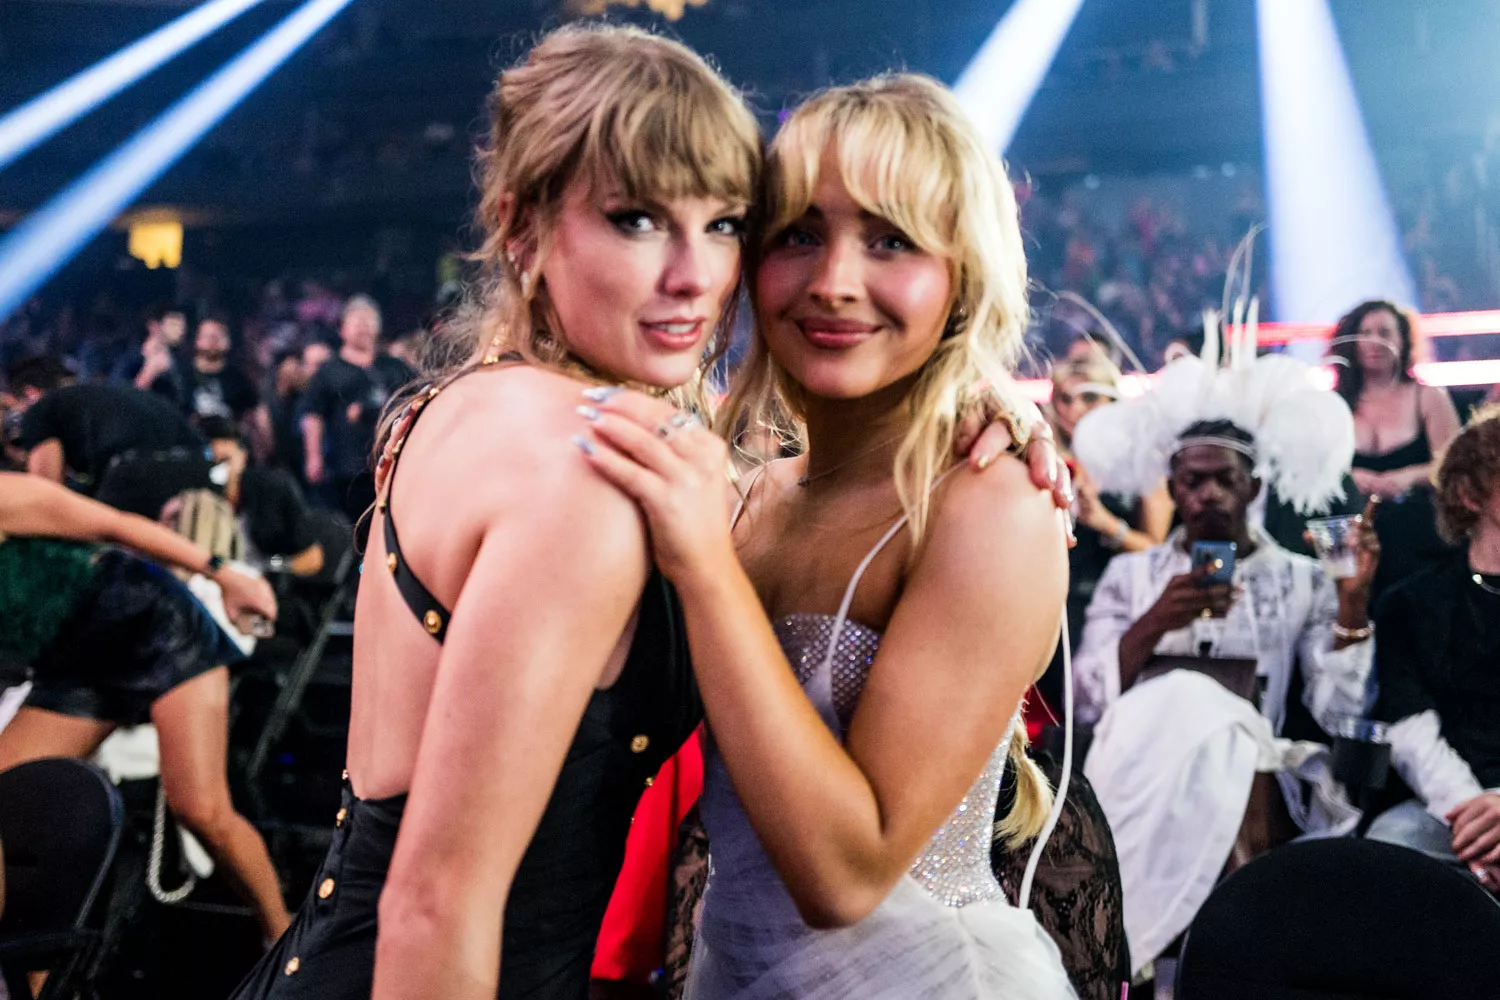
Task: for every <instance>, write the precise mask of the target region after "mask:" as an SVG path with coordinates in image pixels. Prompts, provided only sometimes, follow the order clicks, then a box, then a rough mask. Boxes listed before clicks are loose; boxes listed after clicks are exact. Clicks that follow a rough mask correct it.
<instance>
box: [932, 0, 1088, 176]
mask: <svg viewBox="0 0 1500 1000" xmlns="http://www.w3.org/2000/svg"><path fill="white" fill-rule="evenodd" d="M1082 6H1083V0H1015V3H1013V4H1012V5H1011V7H1010V10H1008V11H1006V12H1005V16H1004V17H1002V18H1001V19H1000V23H999V24H998V25H996V26H995V30H994V31H993V32H991V33H990V37H989V38H988V39H986V40H985V43H984V45H983V46H981V47H980V49H979V53H978V54H977V55H975V56H974V59H973V61H972V62H970V63H969V65H968V68H967V69H965V70H964V72H963V75H962V76H960V77H959V78H958V83H956V84H954V86H953V91H954V93H955V94H956V95H957V96H958V102H959V103H960V104H962V105H963V108H964V110H965V111H967V112H968V114H969V117H970V118H971V119H973V121H974V124H975V125H977V126H978V127H979V131H980V134H982V135H983V136H984V138H985V141H986V142H988V143H989V146H990V148H991V149H993V150H995V151H996V152H1000V153H1003V152H1005V149H1006V147H1007V146H1009V145H1010V140H1011V139H1012V138H1014V137H1015V134H1016V127H1017V126H1018V125H1020V124H1021V117H1022V116H1023V115H1025V114H1026V108H1027V106H1028V105H1030V104H1031V98H1032V97H1033V96H1034V95H1035V94H1036V92H1037V88H1039V87H1041V85H1042V77H1044V76H1046V75H1047V68H1048V67H1049V66H1051V65H1052V60H1053V58H1054V57H1056V55H1057V49H1058V47H1059V46H1060V45H1062V40H1063V38H1064V37H1065V36H1066V35H1067V34H1068V29H1069V28H1071V27H1072V26H1073V20H1074V18H1076V17H1077V16H1078V8H1079V7H1082Z"/></svg>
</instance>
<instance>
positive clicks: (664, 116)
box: [581, 79, 761, 206]
mask: <svg viewBox="0 0 1500 1000" xmlns="http://www.w3.org/2000/svg"><path fill="white" fill-rule="evenodd" d="M671 83H672V84H676V86H671V85H669V86H666V87H655V86H649V85H642V84H649V81H636V82H635V85H634V86H631V85H626V86H624V87H622V88H620V90H619V91H617V94H616V98H615V100H613V101H610V102H609V103H608V104H607V105H606V106H605V107H602V108H600V109H599V112H598V113H597V114H596V115H595V117H594V120H593V121H592V122H591V123H590V127H589V129H588V132H587V133H586V135H585V138H584V145H583V149H582V151H581V161H582V162H581V167H582V170H583V172H584V173H585V175H587V176H589V177H590V178H591V180H593V181H594V182H595V183H597V184H601V185H602V186H607V187H618V188H619V189H621V191H622V192H623V193H624V194H625V196H626V197H628V198H631V199H640V200H645V201H654V202H667V201H671V200H673V199H676V198H718V199H722V200H723V201H726V202H729V203H732V204H735V205H744V206H748V205H750V204H752V203H753V202H754V199H755V193H756V185H757V183H758V181H759V167H760V158H761V150H760V135H759V131H758V129H757V127H756V125H755V122H754V120H753V119H752V118H751V117H750V115H749V114H748V113H747V112H746V111H745V110H744V109H743V108H742V107H738V106H736V103H737V102H736V101H735V99H734V98H733V97H732V95H730V94H729V93H727V92H726V93H718V92H716V91H715V90H714V89H713V88H711V87H709V86H707V85H705V84H702V83H700V82H699V81H696V80H691V79H680V80H673V81H671Z"/></svg>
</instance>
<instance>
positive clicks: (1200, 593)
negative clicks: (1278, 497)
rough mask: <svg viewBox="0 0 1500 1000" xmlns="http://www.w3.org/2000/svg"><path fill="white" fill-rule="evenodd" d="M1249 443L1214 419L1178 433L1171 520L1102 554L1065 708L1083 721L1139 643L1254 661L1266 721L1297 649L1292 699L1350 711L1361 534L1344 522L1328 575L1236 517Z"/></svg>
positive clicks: (1135, 662)
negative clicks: (1337, 575)
mask: <svg viewBox="0 0 1500 1000" xmlns="http://www.w3.org/2000/svg"><path fill="white" fill-rule="evenodd" d="M1254 449H1255V441H1254V438H1253V436H1252V435H1251V434H1250V433H1249V432H1247V431H1245V430H1244V429H1242V428H1240V427H1237V426H1235V425H1234V424H1233V423H1230V422H1229V421H1223V420H1220V421H1203V422H1200V423H1196V424H1194V425H1193V426H1191V427H1189V428H1188V429H1187V430H1186V431H1185V432H1184V433H1183V434H1182V435H1181V437H1180V438H1179V439H1178V442H1177V447H1176V449H1175V453H1174V454H1173V456H1172V459H1171V464H1170V471H1171V475H1170V476H1169V478H1168V480H1167V486H1168V490H1169V491H1170V492H1171V494H1172V500H1173V501H1174V502H1175V503H1176V505H1177V510H1178V512H1179V515H1180V516H1181V519H1182V525H1181V527H1179V528H1178V529H1177V530H1176V531H1174V532H1173V533H1172V534H1171V535H1169V536H1168V538H1167V540H1166V542H1164V543H1163V544H1161V545H1158V546H1156V547H1154V548H1151V549H1147V550H1146V551H1145V552H1140V553H1127V554H1125V555H1122V556H1119V557H1116V558H1115V560H1114V561H1113V562H1111V563H1110V565H1109V568H1108V569H1106V570H1105V574H1104V577H1103V579H1101V580H1100V581H1099V587H1098V589H1097V590H1096V591H1095V593H1094V600H1093V602H1092V603H1091V604H1090V605H1089V610H1088V618H1087V623H1086V625H1085V626H1084V634H1083V642H1082V643H1081V645H1080V647H1079V649H1078V653H1077V656H1076V657H1075V659H1074V670H1075V673H1076V676H1077V683H1078V700H1079V707H1078V716H1079V718H1081V719H1084V720H1085V721H1091V722H1092V721H1097V720H1098V719H1099V718H1100V717H1101V716H1102V715H1103V714H1104V712H1105V710H1106V709H1108V708H1109V707H1110V706H1111V705H1112V704H1114V703H1115V702H1116V701H1117V700H1118V699H1119V698H1120V697H1121V696H1122V695H1125V694H1127V693H1129V691H1130V690H1131V688H1132V687H1133V686H1134V685H1135V683H1136V681H1137V680H1138V679H1139V678H1140V676H1141V672H1142V671H1143V670H1144V669H1145V668H1146V666H1147V664H1148V663H1149V661H1150V660H1151V658H1152V657H1153V656H1156V655H1176V656H1198V655H1203V654H1204V653H1205V652H1206V653H1207V654H1208V655H1209V656H1213V657H1220V658H1235V657H1243V658H1247V659H1253V660H1255V661H1256V673H1257V674H1258V676H1259V677H1260V678H1263V680H1264V684H1265V691H1264V695H1263V697H1262V699H1261V706H1260V708H1261V712H1262V713H1263V714H1264V715H1265V716H1266V718H1267V719H1268V720H1269V721H1270V722H1271V725H1272V727H1273V728H1274V729H1277V730H1279V729H1280V726H1281V722H1282V719H1283V717H1284V715H1285V712H1286V697H1287V692H1288V690H1289V689H1290V687H1291V679H1292V671H1293V669H1294V666H1295V665H1296V664H1297V663H1299V662H1300V663H1301V664H1302V669H1303V679H1304V682H1305V686H1304V689H1303V701H1304V703H1305V704H1306V705H1307V707H1308V709H1309V710H1311V712H1312V714H1313V716H1314V718H1315V719H1316V720H1317V721H1318V722H1319V723H1320V725H1322V726H1323V728H1324V729H1325V730H1331V729H1332V728H1333V727H1334V720H1335V718H1336V717H1337V716H1338V715H1340V714H1341V713H1343V714H1358V713H1359V712H1361V711H1362V710H1363V708H1364V703H1365V699H1366V696H1367V687H1368V685H1367V681H1368V678H1369V675H1370V670H1371V655H1372V654H1371V647H1370V644H1369V642H1368V640H1369V639H1370V637H1371V635H1372V634H1373V628H1372V627H1371V625H1370V618H1369V587H1370V581H1371V579H1372V578H1373V574H1374V571H1375V566H1376V564H1377V561H1378V556H1379V550H1378V546H1377V545H1376V543H1375V540H1374V536H1373V534H1372V533H1367V532H1364V531H1363V530H1362V529H1360V528H1356V532H1357V533H1358V540H1357V541H1356V542H1355V543H1354V544H1355V545H1356V547H1357V548H1358V550H1359V552H1360V557H1359V560H1358V565H1357V568H1356V571H1355V574H1354V575H1353V576H1350V577H1347V578H1345V579H1342V580H1338V581H1332V580H1329V579H1328V577H1327V576H1326V574H1325V573H1324V572H1323V569H1322V567H1321V566H1320V565H1319V564H1318V563H1316V562H1315V561H1313V560H1311V559H1307V558H1305V557H1303V556H1298V555H1294V554H1293V553H1291V552H1288V551H1287V550H1286V549H1284V548H1282V547H1281V546H1279V545H1277V544H1276V543H1275V542H1274V541H1273V540H1272V539H1271V538H1270V536H1269V535H1267V534H1266V533H1265V532H1264V531H1263V530H1262V529H1261V528H1260V527H1259V526H1256V525H1254V524H1252V522H1251V519H1250V516H1249V508H1250V504H1251V502H1252V501H1253V500H1254V499H1255V497H1256V495H1257V494H1258V493H1259V492H1260V488H1261V482H1260V480H1259V479H1258V478H1256V475H1255V464H1254V463H1255V459H1254V454H1255V451H1254ZM1195 549H1196V550H1197V552H1198V553H1199V555H1198V556H1197V557H1196V559H1195V557H1194V551H1195Z"/></svg>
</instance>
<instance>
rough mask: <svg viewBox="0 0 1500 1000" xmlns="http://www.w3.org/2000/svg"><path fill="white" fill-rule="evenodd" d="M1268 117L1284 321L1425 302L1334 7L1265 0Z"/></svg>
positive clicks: (1318, 1)
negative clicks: (1373, 302) (1366, 304)
mask: <svg viewBox="0 0 1500 1000" xmlns="http://www.w3.org/2000/svg"><path fill="white" fill-rule="evenodd" d="M1257 10H1258V18H1259V22H1260V40H1259V44H1260V93H1261V115H1262V121H1263V125H1264V128H1265V137H1266V194H1267V201H1268V203H1269V209H1270V217H1271V219H1270V221H1271V226H1270V229H1271V280H1272V291H1273V295H1274V301H1275V306H1276V318H1277V319H1279V320H1286V321H1292V322H1306V323H1316V322H1325V321H1331V320H1333V319H1336V318H1337V317H1338V316H1340V315H1341V314H1343V313H1344V311H1346V310H1347V309H1348V308H1349V307H1350V306H1352V305H1354V304H1355V303H1356V302H1359V301H1361V300H1364V299H1371V298H1383V299H1394V300H1395V301H1397V302H1402V303H1409V304H1416V297H1417V296H1416V286H1415V285H1414V284H1413V283H1412V279H1411V272H1410V271H1409V270H1407V267H1406V261H1405V259H1404V258H1403V256H1402V253H1401V241H1400V237H1399V233H1398V230H1397V228H1396V220H1395V218H1394V217H1393V215H1392V213H1391V208H1390V203H1389V202H1388V201H1387V200H1386V194H1385V187H1384V185H1383V184H1382V183H1381V179H1380V169H1379V167H1378V166H1377V165H1376V163H1375V154H1374V153H1373V152H1371V150H1370V140H1369V137H1368V136H1367V135H1366V134H1365V125H1364V120H1363V119H1362V118H1361V117H1360V112H1359V102H1358V101H1357V100H1356V98H1355V96H1354V85H1353V83H1352V82H1351V81H1350V79H1349V67H1348V66H1347V65H1346V64H1345V62H1344V52H1343V49H1342V47H1341V46H1340V45H1339V39H1338V32H1337V30H1336V29H1335V27H1334V23H1333V14H1332V12H1331V11H1330V10H1329V9H1328V4H1327V0H1259V2H1258V8H1257Z"/></svg>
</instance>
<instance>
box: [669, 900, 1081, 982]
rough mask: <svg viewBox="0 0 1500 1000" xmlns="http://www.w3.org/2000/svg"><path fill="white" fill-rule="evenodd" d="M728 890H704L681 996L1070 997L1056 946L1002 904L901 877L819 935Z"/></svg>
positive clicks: (772, 906) (764, 903) (772, 907)
mask: <svg viewBox="0 0 1500 1000" xmlns="http://www.w3.org/2000/svg"><path fill="white" fill-rule="evenodd" d="M711 882H712V880H711ZM724 888H728V887H727V886H720V887H716V886H714V885H713V884H710V886H709V889H708V891H707V893H705V895H704V899H703V919H702V921H701V923H700V926H699V930H698V934H697V937H696V939H695V941H694V945H693V959H692V965H691V967H690V969H689V972H688V983H687V994H686V995H687V998H688V1000H792V998H796V1000H844V998H849V1000H919V998H920V1000H1075V998H1076V994H1075V993H1074V991H1073V987H1072V986H1071V984H1070V983H1069V982H1068V977H1067V974H1066V973H1065V972H1064V971H1063V965H1062V957H1061V955H1060V954H1059V952H1058V950H1057V945H1056V944H1055V943H1053V941H1052V939H1051V938H1050V937H1048V936H1047V933H1046V931H1044V930H1042V928H1041V926H1040V925H1039V924H1038V923H1037V922H1036V918H1035V917H1033V916H1032V914H1031V912H1030V911H1029V910H1019V909H1017V908H1016V907H1014V906H1011V905H1010V904H1009V903H1008V902H1006V901H1005V900H1004V899H997V900H992V901H989V902H982V903H973V904H970V905H969V906H964V907H951V906H945V905H943V904H942V903H940V902H938V901H937V900H936V899H934V898H933V897H932V896H930V895H928V894H927V892H926V891H924V890H923V888H922V887H921V886H920V885H919V884H918V883H916V882H915V881H913V880H912V879H911V878H909V877H907V878H902V879H901V881H900V882H899V883H897V885H896V888H895V889H894V890H893V891H892V892H891V894H890V896H889V897H888V898H887V899H886V900H885V902H883V903H882V904H881V905H880V907H879V908H878V909H876V910H875V912H874V913H872V914H870V916H868V917H866V918H865V919H864V920H862V921H860V922H859V923H858V924H856V925H854V926H853V927H848V928H842V929H839V930H830V931H815V930H811V929H809V928H808V927H807V925H806V924H804V923H803V922H802V921H801V919H800V918H799V917H798V916H797V914H796V912H795V911H792V912H790V913H788V912H786V911H785V909H784V908H783V907H780V906H777V905H776V901H774V900H771V899H767V898H766V896H765V895H764V894H760V893H755V894H747V895H746V896H745V897H743V898H739V899H735V898H732V897H731V898H725V896H724V894H723V892H722V891H721V890H722V889H724ZM716 893H717V894H718V895H719V897H720V898H718V899H714V898H713V897H714V896H715V894H716ZM757 897H758V898H757ZM768 904H769V905H768Z"/></svg>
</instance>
